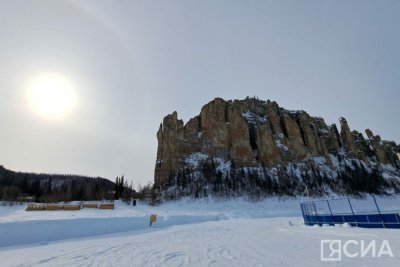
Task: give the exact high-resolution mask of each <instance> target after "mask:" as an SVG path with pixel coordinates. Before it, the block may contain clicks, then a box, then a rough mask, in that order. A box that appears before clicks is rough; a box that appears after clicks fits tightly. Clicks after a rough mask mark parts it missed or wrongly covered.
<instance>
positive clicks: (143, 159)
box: [0, 0, 400, 185]
mask: <svg viewBox="0 0 400 267" xmlns="http://www.w3.org/2000/svg"><path fill="white" fill-rule="evenodd" d="M398 14H400V1H387V0H384V1H365V0H362V1H355V0H352V1H322V0H318V1H294V0H293V1H266V0H264V1H223V0H218V1H211V0H210V1H188V0H182V1H165V0H160V1H149V0H146V1H126V0H125V1H111V0H109V1H101V0H93V1H88V0H79V1H78V0H76V1H61V0H59V1H51V0H48V1H43V0H37V1H15V0H12V1H11V0H10V1H5V0H3V1H1V2H0V38H1V39H0V41H1V42H0V93H1V95H0V123H1V131H0V147H1V152H0V164H3V165H4V166H5V167H8V168H12V169H14V170H20V171H41V172H56V173H77V174H86V175H99V176H103V177H106V178H110V179H114V178H115V176H117V175H121V174H122V173H125V176H126V177H127V178H128V179H130V180H133V181H134V184H135V185H136V184H137V183H139V182H140V183H142V184H143V183H146V182H147V181H150V180H152V179H153V171H154V162H155V157H156V150H157V140H156V131H157V129H158V126H159V124H160V122H161V121H162V118H163V117H164V116H165V115H167V114H169V113H171V112H172V111H174V110H177V111H178V115H179V117H180V118H183V119H184V121H187V120H188V119H189V118H190V117H193V116H195V115H197V114H198V113H199V111H200V108H201V107H202V105H204V104H205V103H207V102H208V101H210V100H212V99H213V98H215V97H222V98H225V99H235V98H244V97H246V96H247V95H250V96H252V95H257V96H258V97H259V98H261V99H265V100H266V99H272V100H276V101H277V102H278V103H279V104H280V105H281V106H283V107H285V108H288V109H304V110H306V111H307V112H309V113H310V114H311V115H315V116H322V117H324V118H325V120H326V122H327V123H329V124H330V123H337V118H339V117H341V116H344V117H346V118H347V120H348V122H349V124H350V127H351V128H352V129H357V130H359V131H362V132H363V131H364V129H365V128H368V127H369V128H371V129H372V130H373V131H374V132H375V133H377V134H380V135H381V136H382V137H383V138H385V139H390V140H395V141H397V142H399V141H400V137H399V132H400V124H399V122H400V114H399V111H398V106H399V105H398V102H399V100H400V89H399V84H400V81H399V80H400V49H399V48H400V30H399V29H400V16H399V15H398ZM49 71H50V72H56V73H60V74H62V75H64V76H65V77H68V79H70V80H71V81H72V83H73V84H74V86H75V88H76V91H77V94H78V99H79V104H78V106H77V108H76V109H75V110H74V111H73V112H72V113H71V114H69V116H67V117H66V118H65V119H63V120H59V121H49V120H46V119H43V118H41V117H38V116H37V115H35V114H34V113H33V112H32V110H31V108H30V107H29V105H28V104H27V103H26V98H25V94H26V92H25V91H26V90H25V87H26V83H27V81H28V80H29V79H31V78H32V77H33V76H35V75H37V74H40V73H44V72H49Z"/></svg>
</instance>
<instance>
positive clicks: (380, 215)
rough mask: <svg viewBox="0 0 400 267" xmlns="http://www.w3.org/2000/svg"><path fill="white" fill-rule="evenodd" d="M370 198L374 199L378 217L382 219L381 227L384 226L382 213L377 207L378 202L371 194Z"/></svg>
mask: <svg viewBox="0 0 400 267" xmlns="http://www.w3.org/2000/svg"><path fill="white" fill-rule="evenodd" d="M372 198H373V199H374V202H375V206H376V209H377V210H378V213H379V217H380V218H381V221H382V226H383V228H386V227H385V222H384V221H383V217H382V214H381V210H380V209H379V206H378V203H376V199H375V196H374V195H372Z"/></svg>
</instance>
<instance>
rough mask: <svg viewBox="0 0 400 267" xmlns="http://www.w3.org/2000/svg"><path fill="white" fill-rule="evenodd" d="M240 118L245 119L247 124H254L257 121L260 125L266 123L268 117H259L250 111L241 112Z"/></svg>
mask: <svg viewBox="0 0 400 267" xmlns="http://www.w3.org/2000/svg"><path fill="white" fill-rule="evenodd" d="M242 116H243V117H244V118H245V119H246V121H247V122H249V123H252V124H255V123H256V121H257V120H258V121H260V122H262V123H266V122H267V121H268V116H260V115H257V114H255V113H253V112H251V111H246V112H243V113H242Z"/></svg>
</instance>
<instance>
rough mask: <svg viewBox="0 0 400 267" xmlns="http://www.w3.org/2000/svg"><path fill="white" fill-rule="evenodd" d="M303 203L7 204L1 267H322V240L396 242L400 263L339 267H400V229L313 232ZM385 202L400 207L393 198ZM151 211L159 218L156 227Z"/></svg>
mask: <svg viewBox="0 0 400 267" xmlns="http://www.w3.org/2000/svg"><path fill="white" fill-rule="evenodd" d="M303 200H304V199H303ZM300 201H302V199H297V198H291V199H286V200H283V199H276V198H271V199H266V200H264V201H261V202H249V201H246V200H243V199H236V200H226V201H221V200H219V201H218V200H213V199H202V200H190V199H183V200H180V201H177V202H169V203H165V204H162V205H160V206H148V205H145V204H141V203H140V204H139V205H138V206H136V207H133V206H126V205H125V204H124V203H121V202H116V209H115V210H92V209H83V210H80V211H68V212H67V211H48V212H44V211H43V212H26V211H24V206H13V207H9V206H1V205H0V207H1V208H0V259H1V262H0V263H1V264H0V266H299V265H300V266H321V265H322V264H323V262H321V261H320V242H321V240H322V239H339V240H343V241H346V240H352V239H354V240H358V241H360V240H365V242H370V241H372V240H376V242H377V244H378V245H379V244H380V242H382V240H388V242H389V244H390V246H391V248H392V250H393V254H394V257H393V258H391V257H384V258H371V256H370V255H367V256H366V257H365V258H353V259H352V258H344V259H343V261H342V262H340V263H339V264H338V265H339V266H342V265H343V266H345V265H348V264H353V265H356V266H360V265H364V266H376V265H383V264H384V265H385V266H400V231H399V230H395V229H392V230H389V229H361V228H347V227H307V226H304V224H303V220H302V218H301V212H300V208H299V203H300ZM378 202H379V203H381V204H382V203H385V207H388V208H389V209H393V208H396V206H397V207H398V205H399V204H400V203H399V199H398V198H393V197H392V198H378ZM358 204H359V205H360V206H362V205H364V206H368V205H370V203H369V202H368V200H358ZM150 214H157V215H158V219H157V222H156V224H155V225H153V227H151V228H149V225H148V219H149V215H150ZM377 249H379V247H378V248H377Z"/></svg>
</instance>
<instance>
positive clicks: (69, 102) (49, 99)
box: [28, 74, 77, 119]
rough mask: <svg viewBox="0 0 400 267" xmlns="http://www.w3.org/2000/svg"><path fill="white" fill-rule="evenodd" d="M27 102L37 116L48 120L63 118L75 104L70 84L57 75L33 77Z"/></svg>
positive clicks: (73, 92) (74, 96)
mask: <svg viewBox="0 0 400 267" xmlns="http://www.w3.org/2000/svg"><path fill="white" fill-rule="evenodd" d="M28 100H29V103H30V105H31V106H32V108H33V109H34V110H35V112H36V113H37V114H39V115H41V116H43V117H45V118H50V119H59V118H62V117H64V116H65V115H67V114H68V113H69V112H71V111H72V110H73V109H74V107H75V106H76V104H77V103H76V102H77V99H76V95H75V90H74V88H73V86H72V83H71V82H70V81H69V80H68V79H66V78H65V77H64V76H62V75H58V74H44V75H40V76H37V77H35V78H34V79H33V80H32V81H31V82H30V83H29V85H28Z"/></svg>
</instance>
